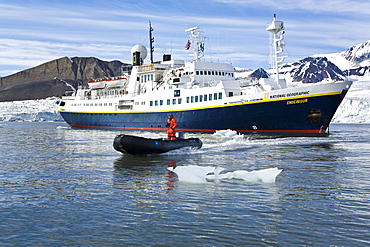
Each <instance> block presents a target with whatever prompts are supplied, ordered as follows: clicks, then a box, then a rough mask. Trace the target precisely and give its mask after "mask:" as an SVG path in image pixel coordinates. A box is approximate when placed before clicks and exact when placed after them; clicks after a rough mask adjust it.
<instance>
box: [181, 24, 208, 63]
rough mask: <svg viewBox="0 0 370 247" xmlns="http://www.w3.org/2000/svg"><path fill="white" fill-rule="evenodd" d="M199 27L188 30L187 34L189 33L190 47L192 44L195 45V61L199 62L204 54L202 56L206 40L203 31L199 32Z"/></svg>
mask: <svg viewBox="0 0 370 247" xmlns="http://www.w3.org/2000/svg"><path fill="white" fill-rule="evenodd" d="M197 29H199V27H192V28H189V29H186V30H185V32H187V33H189V41H188V44H189V47H190V44H193V54H194V55H193V56H194V57H193V61H198V60H199V59H200V58H201V57H203V56H204V54H200V53H203V52H204V39H205V37H204V36H202V33H203V31H199V30H197Z"/></svg>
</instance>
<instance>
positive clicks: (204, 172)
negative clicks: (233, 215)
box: [167, 165, 282, 183]
mask: <svg viewBox="0 0 370 247" xmlns="http://www.w3.org/2000/svg"><path fill="white" fill-rule="evenodd" d="M167 169H168V170H170V171H172V172H174V173H176V174H177V177H178V179H179V181H184V182H191V183H205V182H216V183H218V182H220V181H221V182H222V181H225V180H232V179H239V180H244V181H247V182H262V183H275V180H276V177H277V176H278V175H279V174H280V172H281V171H282V170H281V169H278V168H277V167H275V168H268V169H263V170H259V171H245V170H237V171H234V172H232V171H226V170H225V169H224V168H222V167H211V166H205V167H202V166H195V165H189V166H177V167H176V168H173V167H168V168H167Z"/></svg>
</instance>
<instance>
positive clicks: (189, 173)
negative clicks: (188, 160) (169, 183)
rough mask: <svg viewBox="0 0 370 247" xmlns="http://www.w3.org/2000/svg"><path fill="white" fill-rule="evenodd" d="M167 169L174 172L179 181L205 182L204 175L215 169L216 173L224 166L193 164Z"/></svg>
mask: <svg viewBox="0 0 370 247" xmlns="http://www.w3.org/2000/svg"><path fill="white" fill-rule="evenodd" d="M167 169H168V170H169V171H172V172H174V173H176V175H177V177H178V179H179V181H185V182H190V183H206V182H207V180H206V175H207V174H208V173H212V172H214V171H215V169H218V170H217V173H219V172H220V171H222V170H224V168H221V167H219V168H215V167H212V166H195V165H189V166H176V167H175V168H173V167H168V168H167Z"/></svg>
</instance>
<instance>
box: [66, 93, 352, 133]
mask: <svg viewBox="0 0 370 247" xmlns="http://www.w3.org/2000/svg"><path fill="white" fill-rule="evenodd" d="M344 95H345V92H342V93H337V94H330V95H320V96H311V97H306V98H296V99H293V100H292V99H289V100H286V99H285V100H284V99H281V100H274V101H262V102H249V103H244V104H243V103H238V104H230V105H223V106H219V107H214V108H200V109H189V110H181V111H172V112H171V113H173V115H174V116H175V118H176V119H177V122H178V125H179V126H178V128H177V129H178V130H181V131H193V132H195V131H201V132H214V131H215V130H222V129H232V130H236V131H238V132H241V133H271V134H297V135H310V134H313V135H325V134H326V130H327V127H328V126H329V123H330V121H331V120H332V118H333V116H334V114H335V111H336V110H337V108H338V107H339V105H340V103H341V101H342V100H343V97H344ZM60 113H61V115H62V117H63V118H64V119H65V121H66V122H67V123H68V124H69V125H71V126H73V127H79V128H112V129H114V128H116V129H122V130H155V131H162V130H165V129H166V119H167V113H168V111H163V112H144V113H143V112H137V113H135V112H129V111H126V112H121V113H95V112H94V113H89V112H69V111H60Z"/></svg>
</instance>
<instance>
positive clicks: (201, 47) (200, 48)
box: [199, 42, 204, 52]
mask: <svg viewBox="0 0 370 247" xmlns="http://www.w3.org/2000/svg"><path fill="white" fill-rule="evenodd" d="M199 50H200V51H201V52H204V43H203V42H202V43H200V44H199Z"/></svg>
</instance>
